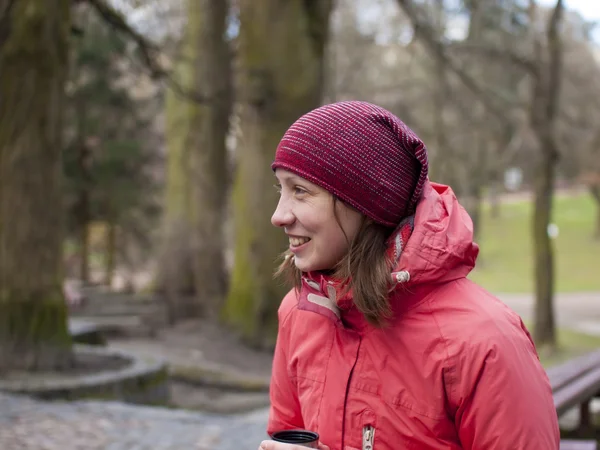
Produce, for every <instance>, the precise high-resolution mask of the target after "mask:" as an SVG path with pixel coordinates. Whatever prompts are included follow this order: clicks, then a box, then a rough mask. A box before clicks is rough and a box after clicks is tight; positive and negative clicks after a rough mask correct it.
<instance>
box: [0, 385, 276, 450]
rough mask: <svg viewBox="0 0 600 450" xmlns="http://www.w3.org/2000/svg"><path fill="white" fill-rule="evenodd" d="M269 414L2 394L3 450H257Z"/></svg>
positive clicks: (0, 434)
mask: <svg viewBox="0 0 600 450" xmlns="http://www.w3.org/2000/svg"><path fill="white" fill-rule="evenodd" d="M267 414H268V410H267V409H261V410H257V411H256V412H253V413H251V414H245V415H239V416H222V415H210V414H203V413H196V412H187V411H180V410H170V409H165V408H153V407H146V406H134V405H125V404H121V403H116V402H98V401H81V402H69V403H68V402H45V401H39V400H32V399H30V398H26V397H21V396H13V395H6V394H2V393H0V449H2V450H59V449H60V450H100V449H102V450H146V449H147V450H175V449H177V450H183V449H185V450H193V449H196V450H204V449H211V450H255V449H257V448H258V445H259V443H260V441H261V440H262V439H264V438H265V431H264V430H265V428H266V421H267Z"/></svg>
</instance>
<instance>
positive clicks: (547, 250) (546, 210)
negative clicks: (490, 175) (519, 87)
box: [530, 0, 563, 351]
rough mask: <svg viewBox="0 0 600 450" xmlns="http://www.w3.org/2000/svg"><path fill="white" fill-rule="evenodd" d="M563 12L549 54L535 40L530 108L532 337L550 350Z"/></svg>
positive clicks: (552, 23)
mask: <svg viewBox="0 0 600 450" xmlns="http://www.w3.org/2000/svg"><path fill="white" fill-rule="evenodd" d="M530 14H531V15H532V16H534V15H535V2H532V3H531V4H530ZM562 15H563V3H562V0H558V1H557V2H556V6H555V8H554V11H553V13H552V15H551V17H550V20H549V22H548V28H547V32H546V36H547V43H548V45H547V47H548V48H547V53H548V56H547V58H544V56H543V49H542V47H541V44H540V43H539V41H537V40H536V56H537V71H536V73H535V74H534V85H533V91H532V101H531V111H530V112H531V124H532V129H533V130H534V132H535V134H536V136H537V138H538V141H539V143H540V147H541V149H542V151H541V155H540V160H539V163H538V170H537V174H536V182H535V203H534V213H533V214H534V217H533V242H534V255H535V296H536V303H535V323H534V330H533V337H534V340H535V341H536V343H537V345H538V346H539V347H540V348H541V347H546V348H548V349H549V350H551V351H552V350H554V349H555V348H556V331H555V328H556V327H555V320H554V281H555V280H554V251H553V245H552V241H551V239H550V236H549V234H548V225H549V224H550V220H551V218H552V199H553V196H554V179H555V176H556V164H557V162H558V157H559V150H558V144H557V140H556V136H555V134H554V130H556V124H555V122H556V117H557V111H558V102H559V99H560V86H561V76H562V45H561V40H560V34H559V30H560V22H561V19H562ZM532 18H533V19H535V17H532ZM546 61H547V62H546Z"/></svg>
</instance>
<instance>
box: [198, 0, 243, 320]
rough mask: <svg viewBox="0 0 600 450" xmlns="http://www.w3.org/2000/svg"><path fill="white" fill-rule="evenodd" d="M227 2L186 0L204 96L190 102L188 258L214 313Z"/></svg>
mask: <svg viewBox="0 0 600 450" xmlns="http://www.w3.org/2000/svg"><path fill="white" fill-rule="evenodd" d="M228 12H229V8H228V2H227V1H225V0H202V1H199V0H188V20H189V22H188V39H189V40H190V44H191V45H190V48H191V50H192V55H191V56H192V57H191V58H190V62H191V63H192V73H193V80H194V86H195V90H196V91H197V92H198V93H199V94H201V95H202V96H203V97H204V98H206V101H205V102H204V103H200V104H194V105H191V106H190V109H189V113H190V118H189V120H190V128H189V136H188V142H189V144H188V148H189V149H190V153H191V173H192V175H191V183H190V184H191V188H192V193H191V194H192V199H193V204H194V207H193V209H192V226H193V230H194V231H193V241H192V245H191V247H192V249H193V261H194V283H195V287H196V297H197V299H198V300H199V301H200V307H201V309H202V311H203V312H204V313H205V314H207V315H208V316H210V317H215V316H217V315H218V313H219V309H220V308H221V307H222V306H223V303H224V297H225V294H226V275H225V262H224V253H225V234H224V222H225V205H226V193H227V184H228V183H227V149H226V146H225V142H226V138H227V133H228V131H229V114H230V112H231V101H232V98H231V84H230V67H229V66H230V52H229V44H228V43H227V41H226V40H225V31H226V24H227V14H228Z"/></svg>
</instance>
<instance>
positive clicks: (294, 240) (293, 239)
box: [290, 237, 310, 247]
mask: <svg viewBox="0 0 600 450" xmlns="http://www.w3.org/2000/svg"><path fill="white" fill-rule="evenodd" d="M308 241H310V239H309V238H297V237H290V244H291V245H292V246H293V247H299V246H300V245H302V244H305V243H306V242H308Z"/></svg>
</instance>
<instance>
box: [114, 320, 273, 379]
mask: <svg viewBox="0 0 600 450" xmlns="http://www.w3.org/2000/svg"><path fill="white" fill-rule="evenodd" d="M109 344H110V345H111V346H115V347H121V348H124V349H129V350H135V351H137V352H139V353H147V354H152V355H155V356H160V357H162V358H164V359H165V360H167V361H169V362H171V363H172V364H175V365H180V366H194V365H202V366H204V367H208V368H211V367H214V368H215V369H217V370H218V369H222V370H225V371H227V372H233V373H236V374H240V375H244V376H250V377H260V378H267V379H268V378H269V377H270V374H271V367H272V358H273V354H272V352H270V351H259V350H255V349H252V348H250V347H248V346H247V345H245V344H244V343H243V342H241V341H240V340H239V338H238V337H236V336H235V335H233V334H232V333H231V332H230V331H229V330H227V329H225V328H223V327H222V326H219V325H218V324H215V323H212V322H210V321H207V320H205V319H190V320H186V321H182V322H179V323H177V324H176V325H175V326H173V327H170V328H166V329H163V330H160V331H158V332H157V333H156V336H155V337H148V338H127V339H111V340H109Z"/></svg>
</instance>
